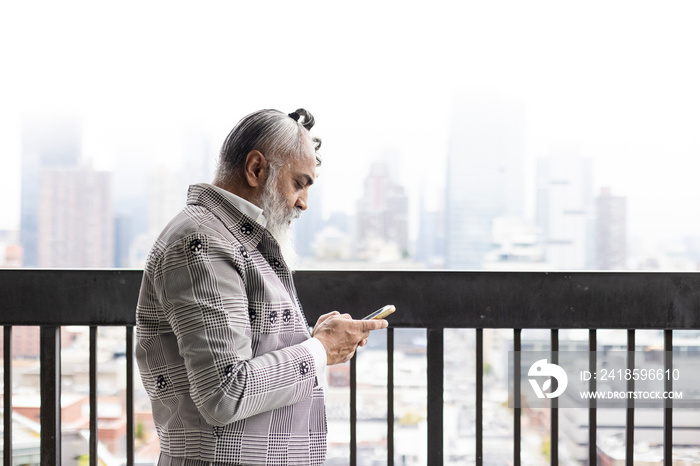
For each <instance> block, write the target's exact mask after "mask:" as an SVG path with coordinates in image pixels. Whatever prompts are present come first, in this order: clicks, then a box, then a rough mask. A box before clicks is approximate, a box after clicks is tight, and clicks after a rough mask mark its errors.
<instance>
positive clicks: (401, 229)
mask: <svg viewBox="0 0 700 466" xmlns="http://www.w3.org/2000/svg"><path fill="white" fill-rule="evenodd" d="M356 222H357V223H356V225H357V228H356V238H355V239H356V242H355V245H356V256H357V257H358V258H359V259H365V260H370V261H374V260H375V259H376V258H377V257H378V255H381V256H382V257H383V258H384V260H392V261H396V260H400V259H401V258H405V257H408V196H407V195H406V193H405V190H404V188H403V186H399V185H398V184H396V183H395V182H394V181H393V180H392V179H391V176H390V175H389V168H388V167H387V165H386V164H385V163H375V164H372V166H371V167H370V172H369V175H368V176H367V178H366V179H365V182H364V191H363V194H362V198H361V199H360V200H359V201H358V202H357V217H356ZM388 256H394V257H391V258H390V257H388Z"/></svg>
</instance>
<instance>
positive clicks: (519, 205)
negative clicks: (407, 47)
mask: <svg viewBox="0 0 700 466" xmlns="http://www.w3.org/2000/svg"><path fill="white" fill-rule="evenodd" d="M524 119H525V118H524V112H523V110H522V108H521V107H520V106H519V105H516V104H513V103H510V102H503V101H498V100H493V101H480V100H461V101H459V102H458V104H457V105H456V106H455V112H454V116H453V119H452V129H451V136H450V145H449V149H448V150H449V152H448V158H447V185H446V187H447V196H446V212H445V220H446V253H445V262H446V266H447V268H451V269H473V270H474V269H480V268H481V267H482V264H483V261H484V258H485V256H486V254H487V253H488V252H489V251H490V250H491V236H492V235H491V230H492V223H493V220H494V219H495V218H496V217H501V216H522V215H523V204H524V203H523V194H524V193H523V190H524V188H523V185H524V172H523V165H524V154H525V148H524V144H525V142H524V138H525V136H524Z"/></svg>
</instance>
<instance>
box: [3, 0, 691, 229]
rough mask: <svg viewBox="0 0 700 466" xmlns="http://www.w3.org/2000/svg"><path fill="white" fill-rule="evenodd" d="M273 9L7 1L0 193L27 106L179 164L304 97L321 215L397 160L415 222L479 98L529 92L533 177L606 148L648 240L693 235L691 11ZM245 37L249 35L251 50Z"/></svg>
mask: <svg viewBox="0 0 700 466" xmlns="http://www.w3.org/2000/svg"><path fill="white" fill-rule="evenodd" d="M367 6H368V7H369V4H367ZM271 7H272V9H273V10H274V9H277V11H278V12H279V13H280V15H272V16H270V15H267V12H268V11H270V8H265V9H263V8H262V7H261V6H255V5H246V6H234V5H228V4H225V3H216V2H215V3H212V4H209V5H207V6H201V7H198V8H197V9H194V10H193V9H188V8H181V7H178V6H176V5H170V4H168V5H167V7H166V5H165V4H161V3H158V2H154V3H151V4H149V5H148V7H140V9H139V14H138V15H133V14H132V11H131V9H130V6H129V5H128V4H126V5H124V6H123V7H122V8H119V9H116V8H115V9H107V8H106V7H100V6H95V5H91V4H89V3H85V2H68V3H64V4H61V5H51V4H49V3H47V4H46V5H45V8H43V9H40V11H39V13H38V14H37V13H36V11H35V10H34V9H32V8H30V7H28V6H26V5H21V4H18V5H14V4H13V5H6V6H4V7H3V8H4V12H6V13H7V14H6V15H3V17H5V18H11V19H12V20H11V21H9V20H8V21H7V24H5V25H4V26H6V27H3V28H0V38H2V39H3V40H2V41H0V43H2V44H17V45H12V46H9V45H4V46H0V62H2V63H3V64H4V65H5V68H6V69H7V70H9V71H8V72H7V73H5V74H3V75H2V76H0V100H2V102H3V106H2V107H0V128H2V131H0V156H1V157H2V161H3V170H2V171H1V172H0V196H2V197H3V199H8V200H12V199H17V198H18V196H19V189H20V188H19V179H20V167H21V161H20V159H19V157H20V155H19V154H20V153H21V143H20V139H21V138H20V136H19V134H20V121H21V116H22V114H23V113H25V112H32V111H37V110H51V109H58V110H66V109H68V110H73V111H76V112H78V113H79V114H81V115H82V116H83V118H84V122H85V127H84V142H85V151H84V155H85V157H86V158H88V159H90V160H93V161H94V163H95V166H96V168H98V169H103V168H107V169H109V168H114V167H116V166H118V165H119V164H121V163H125V162H128V163H130V164H132V165H133V166H134V167H136V168H142V169H143V168H145V167H150V166H157V165H158V164H160V163H168V164H172V165H178V166H181V165H183V164H184V158H185V153H186V151H185V149H184V148H183V145H182V142H181V137H182V130H183V128H185V127H190V126H193V127H197V128H200V129H201V130H202V132H203V133H204V134H205V135H206V137H207V138H208V140H209V141H210V143H211V148H210V150H209V151H210V153H211V154H212V156H215V154H216V149H217V148H218V147H219V145H220V144H221V141H223V139H224V137H225V135H226V133H227V132H228V131H229V130H230V128H231V127H232V126H233V124H235V122H236V121H237V120H238V119H239V118H240V117H241V116H243V115H245V114H246V113H248V112H250V111H254V110H257V109H259V108H263V107H273V108H279V109H281V110H286V111H290V110H292V109H294V108H296V107H298V106H305V107H306V108H308V109H309V110H311V111H312V112H313V113H314V115H315V116H316V119H317V126H316V130H317V131H316V132H317V134H318V135H320V136H321V137H322V138H323V139H324V146H323V148H322V152H323V154H324V166H323V171H322V173H323V176H325V177H326V178H327V179H332V180H333V183H332V184H333V186H332V188H333V189H330V187H329V189H327V190H326V193H325V196H324V197H325V198H324V204H325V205H326V206H327V207H326V208H328V209H332V210H339V211H346V212H352V211H353V210H354V203H355V201H356V196H352V195H348V193H351V194H352V193H357V192H359V189H360V186H361V185H360V183H361V179H362V178H363V176H364V173H365V170H366V169H367V167H368V166H369V165H370V164H371V163H372V162H373V161H375V160H376V159H378V158H379V159H381V157H382V154H385V153H394V154H397V157H396V158H395V159H392V160H390V162H391V165H390V166H391V169H392V171H393V172H394V174H395V175H396V179H397V181H398V182H399V183H400V184H402V185H404V186H405V187H406V191H407V196H408V197H409V199H410V200H411V209H412V213H411V215H413V216H414V218H415V212H416V211H417V209H418V207H417V206H418V204H419V203H418V202H417V200H418V199H422V200H423V201H424V203H425V204H426V207H427V208H428V209H430V208H432V207H433V206H435V205H437V204H439V203H440V202H441V198H442V197H444V189H445V186H444V184H445V183H444V172H445V167H446V156H447V152H448V144H449V137H450V120H451V119H452V115H453V113H454V112H455V109H454V102H455V101H456V100H457V99H458V98H459V96H462V95H466V96H467V97H469V96H477V97H480V98H485V99H489V98H491V97H495V98H506V99H510V100H513V101H516V102H519V103H521V104H522V106H523V108H524V111H525V148H524V154H525V174H526V180H525V186H526V187H527V186H532V185H533V184H534V173H535V163H536V159H537V158H538V157H546V156H549V155H551V154H552V153H553V152H557V151H558V149H557V148H558V147H561V146H562V145H563V146H567V147H571V146H574V147H576V148H577V150H578V151H579V152H580V154H581V155H583V156H586V157H591V158H592V159H593V162H594V170H595V173H596V181H595V184H594V186H593V189H594V192H598V191H599V190H600V188H603V187H612V188H613V189H614V191H615V193H616V194H617V195H620V196H624V197H626V198H627V199H628V201H629V203H628V211H627V214H628V221H629V234H630V236H631V237H635V236H637V237H638V240H637V242H639V241H642V242H645V241H648V242H654V241H657V240H660V239H669V238H672V239H673V238H675V239H681V238H683V237H684V236H692V235H695V234H696V232H700V218H697V217H696V216H693V215H688V212H691V211H692V209H693V207H694V206H695V205H696V204H697V203H698V202H700V190H697V189H694V185H695V173H696V172H697V171H698V170H700V157H698V155H700V137H698V134H697V128H698V127H699V126H700V113H699V112H698V111H697V109H698V108H700V87H699V86H697V85H696V83H697V82H700V65H699V64H698V63H697V61H696V60H689V59H688V57H691V56H693V54H694V44H696V43H698V42H699V41H700V31H699V30H698V29H697V28H696V27H695V22H696V21H695V20H696V19H697V18H698V17H700V5H698V4H697V3H695V2H688V1H679V2H674V3H673V4H670V5H663V6H660V5H656V4H653V3H644V2H616V3H615V4H613V5H610V4H608V3H596V2H593V3H589V4H587V5H586V6H585V7H584V6H582V5H573V4H562V3H561V2H550V1H542V2H529V3H528V4H527V5H523V4H521V3H518V2H494V3H493V4H492V3H489V4H481V3H478V2H473V3H469V2H459V3H457V2H454V3H453V2H438V3H435V4H431V5H430V6H428V5H420V4H412V5H404V4H400V3H392V2H386V3H382V5H379V6H377V5H373V6H372V14H371V15H367V14H366V13H365V11H366V10H365V9H364V8H362V5H361V4H360V5H357V8H353V9H350V10H348V11H345V10H341V9H339V8H337V7H333V6H330V5H325V4H323V3H322V2H310V3H309V4H308V9H306V10H305V9H303V8H297V7H293V6H291V5H286V4H284V3H273V4H272V5H271ZM602 8H604V12H605V14H600V13H601V9H602ZM165 11H167V15H165V16H163V12H165ZM397 15H398V16H397ZM232 16H236V17H251V18H256V17H264V18H265V20H266V23H267V24H268V27H267V29H268V30H270V31H275V32H274V33H273V34H270V35H263V36H262V37H261V36H260V35H255V32H256V31H257V29H256V26H255V22H254V21H251V22H244V24H240V25H237V27H236V28H231V27H230V24H229V22H228V18H230V17H232ZM399 19H400V20H399ZM296 24H305V25H306V24H308V25H313V27H311V28H310V29H309V34H310V36H309V37H311V38H312V39H310V42H309V40H306V42H305V44H308V46H309V48H308V50H307V51H306V53H307V54H308V55H309V57H310V58H309V65H308V69H309V71H308V72H306V71H305V70H306V68H305V67H304V66H300V63H303V62H304V61H303V60H300V59H299V56H298V55H297V54H292V53H289V51H288V50H286V47H284V46H282V44H281V43H280V42H279V40H278V37H279V35H280V34H282V35H284V36H285V37H290V42H293V41H294V37H296V36H295V35H294V34H293V33H290V28H291V27H292V26H291V25H296ZM125 27H128V28H129V29H130V34H129V35H128V36H126V37H125V36H124V34H123V31H124V28H125ZM183 27H184V29H185V30H187V31H188V34H181V32H182V30H183ZM357 31H362V33H357ZM416 31H421V33H420V34H417V33H416ZM251 37H255V40H256V42H255V44H256V46H255V47H251V48H248V47H241V46H240V44H247V43H249V39H250V38H251ZM321 38H322V40H321ZM299 40H301V39H299ZM290 46H291V47H293V45H290ZM316 57H318V60H317V59H316ZM46 69H51V73H47V72H46ZM248 70H252V71H250V72H248ZM263 70H264V71H263ZM142 171H144V172H145V171H147V170H145V169H144V170H142ZM529 192H531V190H529V189H528V188H526V193H529ZM529 196H530V197H529V198H527V199H525V201H526V214H527V215H528V216H532V215H534V214H533V212H534V207H533V206H534V195H532V194H529ZM15 204H16V203H13V202H5V203H3V205H1V206H0V209H1V210H0V228H2V229H7V228H16V227H17V226H18V224H19V207H18V206H17V205H15ZM411 228H412V231H413V232H414V235H415V231H417V226H416V225H415V224H413V225H412V226H411Z"/></svg>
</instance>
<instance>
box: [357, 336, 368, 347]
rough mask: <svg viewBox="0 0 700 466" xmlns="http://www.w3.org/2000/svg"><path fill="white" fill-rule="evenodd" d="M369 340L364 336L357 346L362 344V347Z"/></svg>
mask: <svg viewBox="0 0 700 466" xmlns="http://www.w3.org/2000/svg"><path fill="white" fill-rule="evenodd" d="M367 341H368V340H367V338H363V339H362V341H361V342H360V344H359V345H357V346H360V347H362V346H365V345H366V344H367Z"/></svg>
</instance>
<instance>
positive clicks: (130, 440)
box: [126, 325, 135, 466]
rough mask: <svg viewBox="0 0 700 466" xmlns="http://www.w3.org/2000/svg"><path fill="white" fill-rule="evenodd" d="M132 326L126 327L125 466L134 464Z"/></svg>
mask: <svg viewBox="0 0 700 466" xmlns="http://www.w3.org/2000/svg"><path fill="white" fill-rule="evenodd" d="M134 427H135V426H134V327H131V326H128V325H127V327H126V466H134V430H135V429H134Z"/></svg>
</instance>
